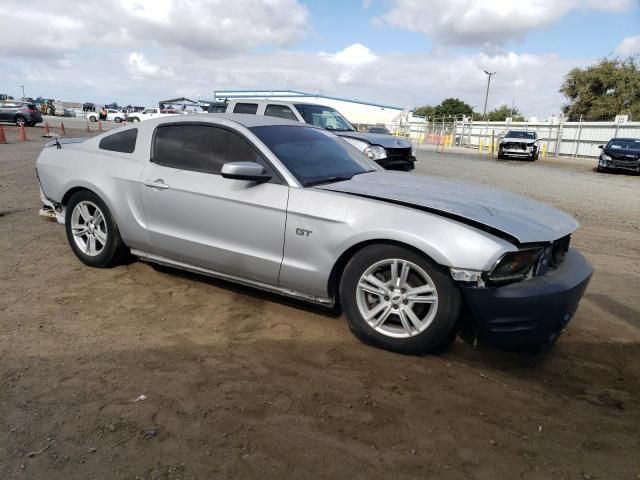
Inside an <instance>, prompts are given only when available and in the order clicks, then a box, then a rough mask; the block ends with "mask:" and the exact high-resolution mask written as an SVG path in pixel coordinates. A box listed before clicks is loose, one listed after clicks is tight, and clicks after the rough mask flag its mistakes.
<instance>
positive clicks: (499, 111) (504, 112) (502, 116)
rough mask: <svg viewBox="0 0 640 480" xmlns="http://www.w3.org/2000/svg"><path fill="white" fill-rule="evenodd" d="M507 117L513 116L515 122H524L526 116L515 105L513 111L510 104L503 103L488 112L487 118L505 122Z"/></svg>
mask: <svg viewBox="0 0 640 480" xmlns="http://www.w3.org/2000/svg"><path fill="white" fill-rule="evenodd" d="M507 117H511V119H512V120H513V121H514V122H523V121H524V117H523V116H522V113H520V111H519V110H518V109H517V108H515V107H513V113H512V112H511V107H510V106H509V105H501V106H499V107H498V108H494V109H493V110H491V111H490V112H489V113H487V118H488V119H489V120H490V121H492V122H504V121H505V120H506V119H507Z"/></svg>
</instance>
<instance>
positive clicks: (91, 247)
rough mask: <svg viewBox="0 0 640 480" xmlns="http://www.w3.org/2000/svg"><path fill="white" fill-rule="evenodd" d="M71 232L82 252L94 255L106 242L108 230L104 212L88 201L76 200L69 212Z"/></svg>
mask: <svg viewBox="0 0 640 480" xmlns="http://www.w3.org/2000/svg"><path fill="white" fill-rule="evenodd" d="M71 232H72V234H73V239H74V241H75V243H76V245H77V247H78V248H79V249H80V251H81V252H82V253H84V254H85V255H89V256H90V257H95V256H97V255H100V254H101V253H102V251H103V250H104V247H105V246H106V244H107V238H108V231H107V223H106V221H105V218H104V214H103V213H102V211H101V210H100V208H98V206H97V205H96V204H95V203H93V202H90V201H87V200H83V201H81V202H78V204H77V205H76V206H75V207H74V209H73V212H72V213H71Z"/></svg>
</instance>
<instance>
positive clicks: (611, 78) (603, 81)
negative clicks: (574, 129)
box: [560, 55, 640, 121]
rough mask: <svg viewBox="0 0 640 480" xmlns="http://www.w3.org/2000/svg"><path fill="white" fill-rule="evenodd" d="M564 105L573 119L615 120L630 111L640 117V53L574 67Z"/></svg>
mask: <svg viewBox="0 0 640 480" xmlns="http://www.w3.org/2000/svg"><path fill="white" fill-rule="evenodd" d="M560 93H562V94H563V95H564V96H565V97H567V99H568V103H567V104H566V105H565V106H564V107H563V108H562V111H563V112H564V114H565V116H566V117H567V118H568V119H569V120H570V121H576V120H579V119H580V116H582V119H583V120H587V121H597V120H613V119H614V118H615V116H616V115H618V114H620V115H629V116H630V117H631V119H633V120H635V121H638V120H640V56H638V55H636V56H632V57H629V58H626V59H619V58H615V59H606V58H605V59H603V60H600V61H599V62H598V63H596V64H595V65H591V66H590V67H587V68H584V69H582V68H574V69H572V70H571V71H570V72H569V73H568V74H567V75H566V76H565V78H564V82H563V84H562V87H561V88H560Z"/></svg>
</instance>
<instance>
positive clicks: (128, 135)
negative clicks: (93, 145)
mask: <svg viewBox="0 0 640 480" xmlns="http://www.w3.org/2000/svg"><path fill="white" fill-rule="evenodd" d="M137 138H138V129H137V128H131V129H129V130H125V131H124V132H118V133H114V134H112V135H109V136H108V137H104V138H103V139H102V140H100V144H99V145H98V147H99V148H100V150H109V151H110V152H120V153H133V151H134V150H135V149H136V140H137Z"/></svg>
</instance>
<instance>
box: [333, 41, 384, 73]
mask: <svg viewBox="0 0 640 480" xmlns="http://www.w3.org/2000/svg"><path fill="white" fill-rule="evenodd" d="M321 55H324V56H326V57H327V58H328V59H329V60H330V61H331V62H333V63H337V64H339V65H345V66H347V67H359V66H361V65H365V64H367V63H371V62H374V61H376V59H377V58H378V57H376V56H375V55H374V54H373V53H372V52H371V50H369V49H368V48H367V47H365V46H364V45H362V44H361V43H354V44H353V45H351V46H350V47H347V48H345V49H344V50H341V51H339V52H337V53H332V54H327V53H321Z"/></svg>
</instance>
